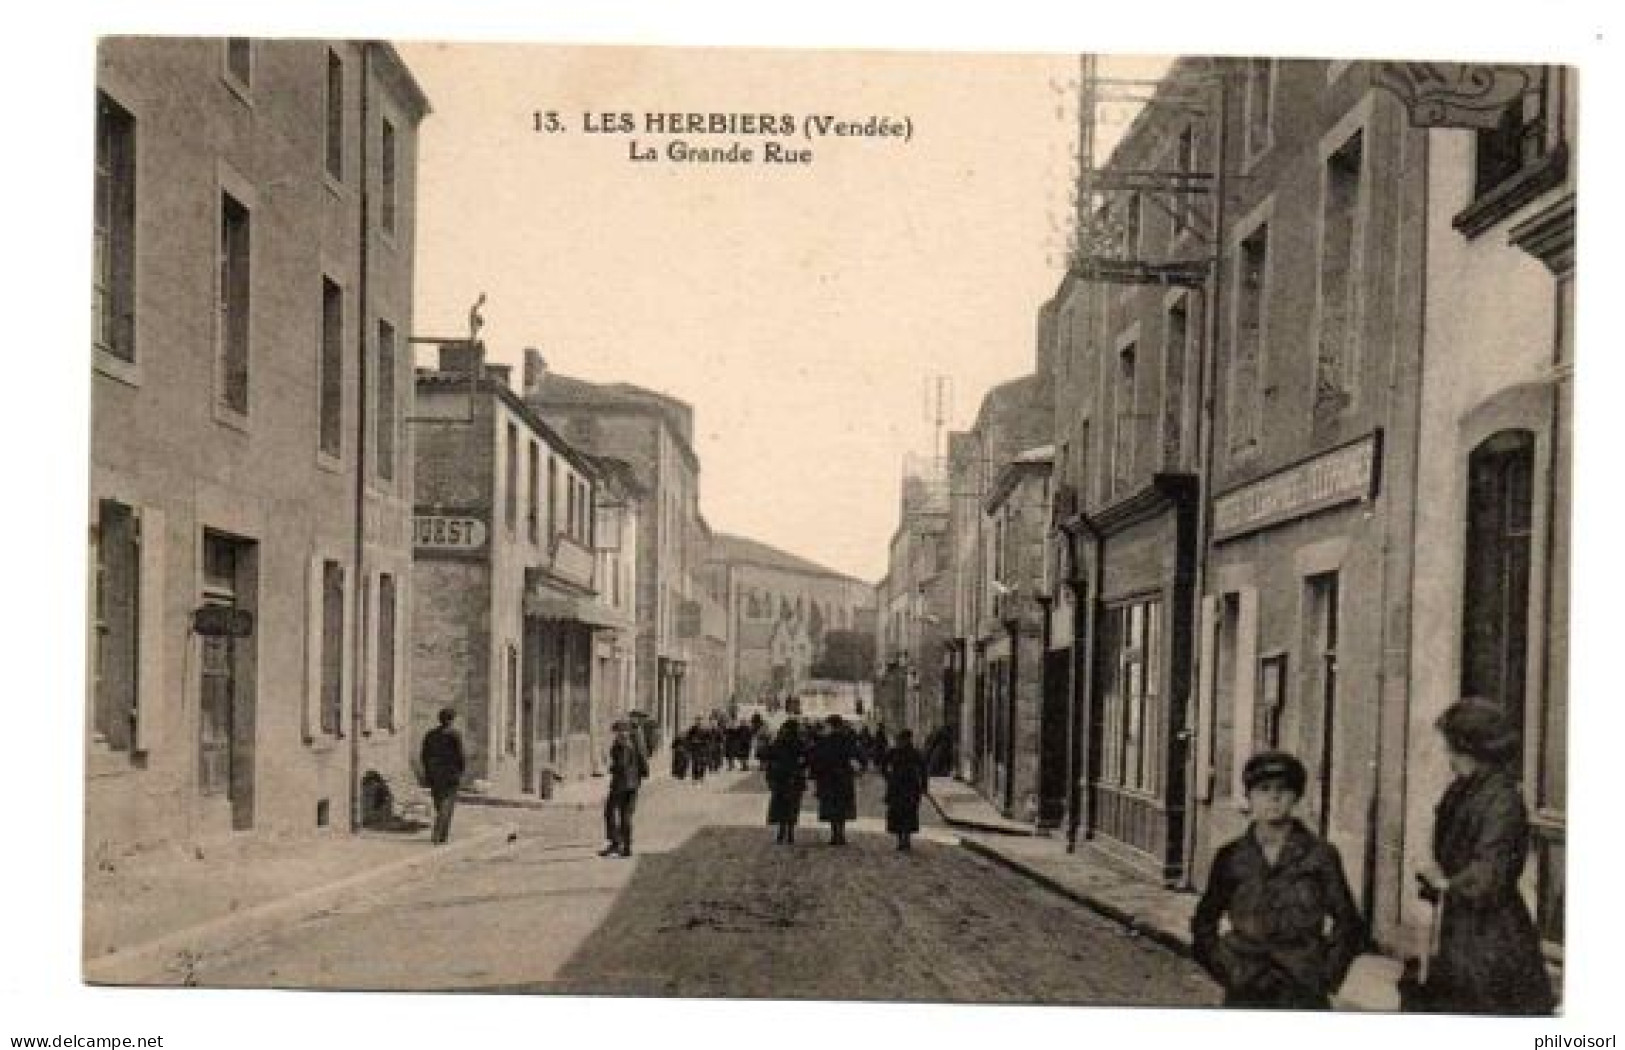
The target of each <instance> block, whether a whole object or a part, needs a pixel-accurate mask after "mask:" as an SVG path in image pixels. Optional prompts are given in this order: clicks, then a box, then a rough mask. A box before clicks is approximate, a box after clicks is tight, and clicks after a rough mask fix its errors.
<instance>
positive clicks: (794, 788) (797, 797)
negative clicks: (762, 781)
mask: <svg viewBox="0 0 1625 1050" xmlns="http://www.w3.org/2000/svg"><path fill="white" fill-rule="evenodd" d="M763 767H764V768H765V769H766V770H767V787H768V791H769V792H770V794H769V796H768V800H767V822H768V823H769V824H772V825H773V826H775V827H776V828H778V839H777V841H778V842H779V843H780V844H782V845H794V844H795V841H796V822H797V821H799V820H800V819H801V796H802V794H803V793H804V792H805V791H806V790H807V752H806V748H805V746H804V745H803V743H802V739H801V726H800V723H798V722H797V721H796V720H795V719H794V718H786V719H785V720H784V722H783V724H782V725H780V726H779V735H778V738H777V739H776V740H774V741H773V742H772V743H771V744H769V745H768V749H767V760H766V762H764V763H763Z"/></svg>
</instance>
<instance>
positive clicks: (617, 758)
mask: <svg viewBox="0 0 1625 1050" xmlns="http://www.w3.org/2000/svg"><path fill="white" fill-rule="evenodd" d="M614 731H615V738H614V741H613V742H612V743H611V744H610V745H609V794H608V795H607V796H606V797H605V798H604V837H605V838H606V839H608V840H609V845H607V846H605V847H604V848H603V849H602V850H600V851H599V853H598V855H599V856H600V857H613V856H622V857H630V856H631V855H632V812H633V811H634V810H635V809H636V808H637V804H638V788H640V787H642V786H643V781H644V778H645V777H647V776H648V775H649V760H648V759H647V758H646V757H644V754H643V748H641V747H640V746H638V742H637V740H635V739H634V738H633V736H632V734H631V733H629V732H628V731H627V725H626V723H625V722H616V723H615V726H614Z"/></svg>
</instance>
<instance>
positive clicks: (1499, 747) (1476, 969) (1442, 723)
mask: <svg viewBox="0 0 1625 1050" xmlns="http://www.w3.org/2000/svg"><path fill="white" fill-rule="evenodd" d="M1435 725H1436V727H1437V728H1438V730H1439V732H1440V734H1441V735H1442V736H1443V737H1444V742H1445V747H1446V749H1447V750H1448V751H1449V754H1450V770H1451V772H1452V773H1454V774H1455V776H1456V778H1455V780H1454V781H1453V782H1452V783H1451V784H1450V786H1449V787H1447V788H1446V789H1445V792H1444V796H1443V797H1442V798H1441V799H1440V800H1439V805H1438V809H1437V810H1436V811H1435V813H1434V821H1433V857H1434V861H1435V863H1434V864H1433V865H1431V866H1429V867H1428V868H1427V869H1426V870H1424V871H1421V872H1419V873H1418V874H1417V879H1418V882H1419V884H1420V887H1421V891H1422V895H1423V896H1424V897H1426V898H1428V899H1430V900H1433V901H1435V903H1436V906H1437V907H1439V908H1442V909H1443V914H1442V915H1441V916H1440V919H1439V923H1440V927H1439V954H1438V956H1437V957H1436V958H1435V959H1434V960H1433V964H1432V967H1431V971H1430V974H1429V979H1428V983H1427V1007H1428V1008H1429V1009H1431V1010H1437V1011H1440V1012H1444V1013H1471V1014H1550V1013H1552V1011H1553V1008H1554V1005H1555V1004H1554V1001H1553V996H1552V985H1551V980H1550V979H1549V978H1548V976H1547V974H1546V966H1545V962H1544V960H1543V959H1542V958H1541V951H1540V935H1539V933H1538V932H1537V931H1536V929H1535V923H1534V920H1533V918H1531V917H1530V914H1529V907H1528V905H1526V904H1525V903H1524V900H1523V897H1522V895H1521V894H1520V893H1519V892H1518V879H1519V877H1520V876H1521V875H1522V874H1523V866H1524V861H1525V860H1526V859H1527V857H1528V853H1529V818H1528V815H1527V813H1526V811H1525V809H1524V802H1523V795H1522V793H1521V792H1519V790H1518V784H1517V782H1516V781H1515V780H1513V778H1512V775H1511V774H1510V773H1509V772H1508V766H1509V765H1510V764H1511V762H1512V761H1513V760H1514V759H1515V758H1516V757H1517V756H1518V754H1519V753H1520V749H1519V746H1518V733H1517V729H1516V727H1515V726H1513V725H1511V723H1510V722H1508V720H1507V718H1506V716H1505V715H1504V714H1503V713H1502V711H1501V709H1500V708H1499V707H1498V706H1496V705H1495V704H1492V703H1490V702H1488V701H1485V700H1463V701H1461V702H1460V703H1458V704H1454V705H1452V706H1451V707H1450V709H1449V710H1447V711H1445V713H1444V714H1443V715H1442V716H1440V718H1439V720H1438V722H1437V723H1435Z"/></svg>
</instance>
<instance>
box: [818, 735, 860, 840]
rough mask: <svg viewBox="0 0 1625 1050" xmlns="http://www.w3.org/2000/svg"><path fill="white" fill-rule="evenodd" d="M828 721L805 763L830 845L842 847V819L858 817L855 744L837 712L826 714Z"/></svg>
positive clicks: (844, 826) (844, 827)
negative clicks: (814, 786) (810, 769)
mask: <svg viewBox="0 0 1625 1050" xmlns="http://www.w3.org/2000/svg"><path fill="white" fill-rule="evenodd" d="M828 724H829V728H828V729H827V730H826V731H825V732H824V733H823V734H822V735H821V736H819V737H818V738H817V740H815V741H814V742H813V745H812V753H811V755H810V756H809V759H808V764H809V765H810V766H811V767H812V775H813V781H814V783H816V784H817V786H818V819H819V820H822V821H825V822H827V823H828V824H829V843H830V845H832V846H844V845H846V822H847V821H849V820H856V819H857V816H858V792H857V783H856V780H855V774H854V765H855V764H856V762H857V757H858V756H857V746H856V744H855V738H854V737H853V735H852V733H851V731H850V730H848V729H847V728H846V723H845V722H844V721H842V719H841V716H840V715H830V716H829V723H828Z"/></svg>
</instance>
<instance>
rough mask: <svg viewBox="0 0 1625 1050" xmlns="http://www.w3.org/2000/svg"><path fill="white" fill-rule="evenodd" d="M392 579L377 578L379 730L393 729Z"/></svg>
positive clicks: (393, 615)
mask: <svg viewBox="0 0 1625 1050" xmlns="http://www.w3.org/2000/svg"><path fill="white" fill-rule="evenodd" d="M396 644H397V640H396V637H395V577H394V576H391V575H390V574H389V573H387V572H386V573H382V574H380V575H379V577H378V686H377V688H378V728H379V729H388V730H393V729H394V728H395V646H396Z"/></svg>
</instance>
